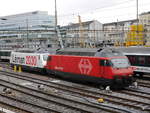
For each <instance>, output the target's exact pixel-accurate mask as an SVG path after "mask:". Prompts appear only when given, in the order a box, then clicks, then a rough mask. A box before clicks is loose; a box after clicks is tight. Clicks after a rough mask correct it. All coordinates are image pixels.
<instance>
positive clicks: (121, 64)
mask: <svg viewBox="0 0 150 113" xmlns="http://www.w3.org/2000/svg"><path fill="white" fill-rule="evenodd" d="M111 62H112V65H113V67H114V68H126V67H129V66H130V63H129V61H128V59H125V58H114V59H111Z"/></svg>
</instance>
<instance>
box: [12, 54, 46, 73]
mask: <svg viewBox="0 0 150 113" xmlns="http://www.w3.org/2000/svg"><path fill="white" fill-rule="evenodd" d="M44 56H48V54H39V53H38V54H37V53H20V52H12V54H11V58H10V63H11V65H12V66H13V65H16V66H22V67H23V68H24V69H27V70H35V71H36V70H43V69H44V66H45V65H46V60H45V59H44Z"/></svg>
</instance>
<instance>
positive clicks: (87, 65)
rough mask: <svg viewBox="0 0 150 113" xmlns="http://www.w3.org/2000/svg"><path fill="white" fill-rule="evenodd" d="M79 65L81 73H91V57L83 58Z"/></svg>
mask: <svg viewBox="0 0 150 113" xmlns="http://www.w3.org/2000/svg"><path fill="white" fill-rule="evenodd" d="M78 66H79V69H80V72H81V74H89V73H90V72H91V70H92V67H93V66H92V64H91V62H90V60H89V59H81V60H80V62H79V65H78Z"/></svg>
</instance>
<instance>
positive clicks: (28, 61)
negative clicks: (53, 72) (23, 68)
mask: <svg viewBox="0 0 150 113" xmlns="http://www.w3.org/2000/svg"><path fill="white" fill-rule="evenodd" d="M26 64H29V65H32V66H35V65H36V64H37V58H36V56H26Z"/></svg>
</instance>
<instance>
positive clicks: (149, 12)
mask: <svg viewBox="0 0 150 113" xmlns="http://www.w3.org/2000/svg"><path fill="white" fill-rule="evenodd" d="M147 14H150V11H148V12H144V13H141V14H140V15H147Z"/></svg>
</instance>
